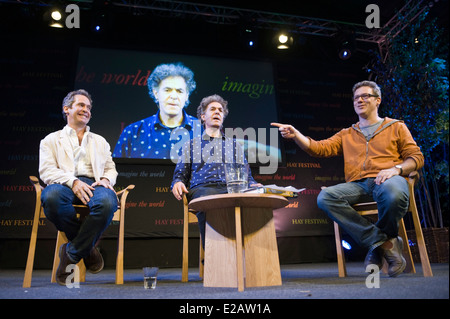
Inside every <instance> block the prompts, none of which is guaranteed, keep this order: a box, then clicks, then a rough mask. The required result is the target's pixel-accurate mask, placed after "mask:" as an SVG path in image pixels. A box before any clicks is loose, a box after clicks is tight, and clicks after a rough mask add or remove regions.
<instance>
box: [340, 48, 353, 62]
mask: <svg viewBox="0 0 450 319" xmlns="http://www.w3.org/2000/svg"><path fill="white" fill-rule="evenodd" d="M338 54H339V58H340V59H341V60H347V59H350V57H351V56H352V51H351V49H350V48H349V47H347V46H346V45H343V46H342V47H341V49H340V50H339V53H338Z"/></svg>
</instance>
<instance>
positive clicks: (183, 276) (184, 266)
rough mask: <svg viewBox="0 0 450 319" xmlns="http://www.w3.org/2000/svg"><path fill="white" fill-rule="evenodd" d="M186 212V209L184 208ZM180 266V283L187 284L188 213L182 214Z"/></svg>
mask: <svg viewBox="0 0 450 319" xmlns="http://www.w3.org/2000/svg"><path fill="white" fill-rule="evenodd" d="M185 210H186V208H185ZM182 258H183V259H182V266H181V282H188V271H189V268H188V267H189V213H188V212H186V211H185V212H184V221H183V257H182Z"/></svg>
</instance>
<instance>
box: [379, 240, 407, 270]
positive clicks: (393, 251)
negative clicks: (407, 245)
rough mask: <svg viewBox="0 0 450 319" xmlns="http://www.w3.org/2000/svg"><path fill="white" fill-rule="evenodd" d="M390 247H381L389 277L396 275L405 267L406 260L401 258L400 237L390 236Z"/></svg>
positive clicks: (401, 241)
mask: <svg viewBox="0 0 450 319" xmlns="http://www.w3.org/2000/svg"><path fill="white" fill-rule="evenodd" d="M389 241H390V242H391V243H392V248H390V249H382V251H383V256H384V258H385V259H386V261H387V263H388V266H389V268H388V275H389V276H390V277H397V276H398V275H399V274H401V273H402V272H403V270H405V268H406V260H405V258H403V255H402V251H403V240H402V238H401V237H397V238H391V239H389ZM380 248H381V247H380Z"/></svg>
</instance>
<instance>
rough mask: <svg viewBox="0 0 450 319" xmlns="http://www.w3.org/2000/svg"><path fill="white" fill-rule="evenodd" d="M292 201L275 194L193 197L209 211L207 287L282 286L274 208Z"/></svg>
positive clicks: (193, 203) (196, 205) (191, 205)
mask: <svg viewBox="0 0 450 319" xmlns="http://www.w3.org/2000/svg"><path fill="white" fill-rule="evenodd" d="M287 204H289V202H288V200H287V199H286V198H284V197H282V196H278V195H271V194H251V193H250V194H249V193H235V194H220V195H210V196H204V197H200V198H196V199H193V200H192V201H191V202H190V203H189V208H190V209H194V210H196V211H202V212H205V214H206V230H205V261H204V262H205V268H204V276H203V285H204V286H205V287H237V288H238V290H239V291H243V290H244V287H260V286H279V285H281V272H280V261H279V257H278V247H277V239H276V234H275V225H274V221H273V210H274V209H277V208H282V207H284V206H286V205H287Z"/></svg>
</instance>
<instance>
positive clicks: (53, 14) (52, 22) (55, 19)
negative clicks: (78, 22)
mask: <svg viewBox="0 0 450 319" xmlns="http://www.w3.org/2000/svg"><path fill="white" fill-rule="evenodd" d="M64 16H65V13H64V11H63V10H61V9H60V8H57V7H53V8H51V9H50V10H47V11H46V12H45V13H44V20H45V22H46V23H47V24H48V25H49V26H50V27H52V28H64V25H63V23H64V22H63V18H64Z"/></svg>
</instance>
